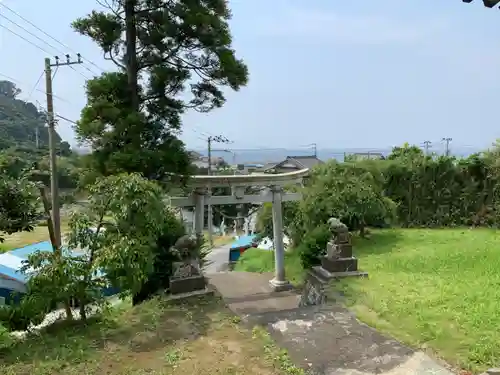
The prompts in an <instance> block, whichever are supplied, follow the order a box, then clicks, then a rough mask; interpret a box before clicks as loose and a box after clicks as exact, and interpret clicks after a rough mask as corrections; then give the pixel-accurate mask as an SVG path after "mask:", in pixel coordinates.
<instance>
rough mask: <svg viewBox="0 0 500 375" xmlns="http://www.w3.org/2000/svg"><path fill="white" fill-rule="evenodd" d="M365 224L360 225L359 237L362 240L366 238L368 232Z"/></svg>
mask: <svg viewBox="0 0 500 375" xmlns="http://www.w3.org/2000/svg"><path fill="white" fill-rule="evenodd" d="M365 228H366V227H365V224H364V223H360V224H359V236H360V237H361V238H365V237H366V232H365Z"/></svg>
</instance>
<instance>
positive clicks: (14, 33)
mask: <svg viewBox="0 0 500 375" xmlns="http://www.w3.org/2000/svg"><path fill="white" fill-rule="evenodd" d="M0 4H1V3H0ZM0 27H1V28H3V29H5V30H7V31H8V32H9V33H11V34H13V35H15V36H17V37H19V38H21V39H23V40H24V41H26V42H28V43H29V44H31V45H32V46H34V47H36V48H38V49H39V50H40V51H42V52H44V53H47V54H49V55H52V53H51V52H49V51H47V50H46V49H45V48H43V47H40V46H39V45H37V44H35V43H33V42H32V41H31V40H29V39H27V38H25V37H24V36H22V35H21V34H18V33H16V32H15V31H12V30H11V29H9V28H8V27H7V26H5V25H2V24H0Z"/></svg>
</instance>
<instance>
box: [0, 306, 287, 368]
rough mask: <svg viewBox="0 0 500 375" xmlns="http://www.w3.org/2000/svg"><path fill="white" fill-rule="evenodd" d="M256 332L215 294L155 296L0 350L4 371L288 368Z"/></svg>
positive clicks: (43, 332)
mask: <svg viewBox="0 0 500 375" xmlns="http://www.w3.org/2000/svg"><path fill="white" fill-rule="evenodd" d="M279 355H281V354H280V353H278V351H274V349H270V346H269V344H268V343H266V342H265V341H263V339H262V337H260V336H256V335H255V334H253V333H252V332H251V331H249V330H247V329H245V328H243V327H242V326H240V325H239V324H238V321H237V319H236V318H235V317H234V315H232V314H231V312H230V311H229V310H228V309H227V308H226V307H225V306H224V305H223V304H222V303H221V302H220V300H217V299H214V298H213V297H202V298H196V299H192V300H190V301H184V302H177V303H171V302H165V301H164V300H161V299H157V300H154V301H149V302H146V303H144V304H143V305H141V306H137V307H135V308H131V307H130V306H129V305H125V306H120V307H119V308H118V311H115V312H114V313H113V315H111V316H106V317H105V319H101V320H94V321H91V322H89V324H88V325H87V326H83V325H81V324H76V323H73V324H67V323H61V324H56V325H55V326H52V327H50V328H49V329H47V330H45V331H42V332H40V334H39V335H37V336H36V337H29V338H28V339H26V341H24V342H22V343H20V344H18V345H17V346H16V347H14V348H12V349H11V350H10V351H7V352H4V353H0V363H1V364H0V373H2V375H21V374H30V375H48V374H64V375H76V374H78V375H81V374H86V375H93V374H96V375H97V374H107V375H118V374H120V375H128V374H130V375H132V374H134V375H142V374H149V375H163V374H198V375H203V374H206V375H211V374H228V375H229V374H240V375H247V374H248V375H249V374H263V375H268V374H269V375H271V374H286V373H289V372H287V371H283V369H282V368H281V367H280V363H279V362H278V361H276V359H277V358H278V357H279Z"/></svg>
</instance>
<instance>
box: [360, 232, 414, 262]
mask: <svg viewBox="0 0 500 375" xmlns="http://www.w3.org/2000/svg"><path fill="white" fill-rule="evenodd" d="M403 241H404V238H403V236H402V234H401V232H400V231H398V230H395V229H381V230H376V231H374V232H372V233H370V235H369V237H368V238H361V237H359V236H353V252H354V256H361V257H362V256H364V255H378V254H387V253H391V252H393V251H395V250H396V249H397V248H398V245H399V244H400V243H401V242H403Z"/></svg>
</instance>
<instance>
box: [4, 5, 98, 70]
mask: <svg viewBox="0 0 500 375" xmlns="http://www.w3.org/2000/svg"><path fill="white" fill-rule="evenodd" d="M0 6H2V7H4V8H5V9H7V10H8V11H10V12H11V13H13V14H14V15H16V16H17V17H19V18H20V19H22V20H23V21H24V22H26V23H28V24H29V25H31V26H32V27H34V28H35V29H36V30H38V31H40V32H41V33H42V34H44V35H45V36H47V37H49V38H50V39H52V40H53V41H54V42H56V43H58V44H59V45H61V46H62V47H64V48H65V49H67V50H68V51H70V52H73V53H75V54H76V53H78V52H76V51H75V50H73V49H72V48H70V47H68V46H67V45H66V44H64V43H63V42H61V41H60V40H58V39H57V38H55V37H53V36H52V35H50V34H49V33H47V32H46V31H44V30H43V29H41V28H40V27H38V26H37V25H35V24H34V23H33V22H31V21H30V20H28V19H27V18H25V17H23V16H22V15H21V14H19V13H18V12H16V11H15V10H13V9H12V8H10V7H9V6H7V5H5V4H4V3H2V2H0ZM82 59H83V60H85V61H87V62H88V63H89V64H91V65H92V66H94V67H96V68H97V69H99V70H101V71H103V72H105V70H104V69H103V68H101V67H100V66H99V65H97V64H95V63H94V62H93V61H91V60H89V59H85V58H83V56H82ZM84 67H85V68H86V69H87V70H89V71H90V72H91V73H92V74H94V75H95V73H94V72H92V71H91V70H90V69H88V67H86V66H84Z"/></svg>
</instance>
